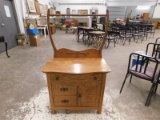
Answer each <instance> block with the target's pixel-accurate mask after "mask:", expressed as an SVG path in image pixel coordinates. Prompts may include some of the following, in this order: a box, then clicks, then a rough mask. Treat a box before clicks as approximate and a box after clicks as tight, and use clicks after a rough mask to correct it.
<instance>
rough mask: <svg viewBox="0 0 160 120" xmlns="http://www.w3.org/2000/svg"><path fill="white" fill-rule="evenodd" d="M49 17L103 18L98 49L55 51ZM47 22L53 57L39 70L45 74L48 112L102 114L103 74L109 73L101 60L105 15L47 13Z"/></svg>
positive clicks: (107, 20)
mask: <svg viewBox="0 0 160 120" xmlns="http://www.w3.org/2000/svg"><path fill="white" fill-rule="evenodd" d="M50 16H105V17H106V30H105V34H104V35H103V41H102V43H101V45H100V47H99V48H98V49H95V48H90V49H86V50H82V51H75V50H70V49H67V48H61V49H57V48H56V46H55V43H54V41H53V38H52V34H51V27H50ZM47 22H48V29H49V37H50V41H51V44H52V47H53V50H54V58H52V59H49V60H48V62H47V63H46V65H45V66H44V68H43V70H42V71H43V72H44V73H46V76H47V83H48V90H49V97H50V107H51V113H52V114H53V113H55V110H97V113H98V114H100V113H101V111H102V104H103V95H104V89H105V83H106V74H107V73H109V72H110V71H111V69H110V68H109V66H108V65H107V63H106V61H105V60H104V59H103V58H102V49H103V46H104V44H105V40H106V36H107V31H108V24H109V12H108V10H106V14H87V15H86V14H85V15H83V14H60V15H57V14H50V11H49V10H48V14H47Z"/></svg>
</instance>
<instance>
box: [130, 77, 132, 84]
mask: <svg viewBox="0 0 160 120" xmlns="http://www.w3.org/2000/svg"><path fill="white" fill-rule="evenodd" d="M131 81H132V75H131V76H130V83H131Z"/></svg>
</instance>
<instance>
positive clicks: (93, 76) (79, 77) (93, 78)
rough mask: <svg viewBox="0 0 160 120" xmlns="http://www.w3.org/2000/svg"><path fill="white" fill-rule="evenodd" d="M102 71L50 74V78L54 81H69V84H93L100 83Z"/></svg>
mask: <svg viewBox="0 0 160 120" xmlns="http://www.w3.org/2000/svg"><path fill="white" fill-rule="evenodd" d="M102 75H103V74H102V73H90V74H63V73H53V74H51V80H53V82H55V83H65V84H67V83H70V84H94V83H102Z"/></svg>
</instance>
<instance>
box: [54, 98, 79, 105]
mask: <svg viewBox="0 0 160 120" xmlns="http://www.w3.org/2000/svg"><path fill="white" fill-rule="evenodd" d="M76 103H77V99H76V96H54V105H55V106H57V107H74V106H76Z"/></svg>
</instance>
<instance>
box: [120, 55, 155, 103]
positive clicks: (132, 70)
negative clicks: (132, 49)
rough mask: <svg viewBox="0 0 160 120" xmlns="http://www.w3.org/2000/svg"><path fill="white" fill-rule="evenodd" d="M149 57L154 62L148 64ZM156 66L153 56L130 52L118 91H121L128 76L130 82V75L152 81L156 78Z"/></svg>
mask: <svg viewBox="0 0 160 120" xmlns="http://www.w3.org/2000/svg"><path fill="white" fill-rule="evenodd" d="M135 57H136V59H135ZM133 58H134V59H133ZM151 59H154V61H155V62H154V64H149V63H150V61H151ZM157 68H158V61H157V60H156V59H155V58H152V57H149V56H146V55H141V54H137V53H131V54H130V56H129V63H128V69H127V73H126V76H125V79H124V81H123V84H122V87H121V89H120V93H121V92H122V90H123V86H124V84H125V82H126V80H127V78H128V77H129V76H130V82H131V80H132V76H135V77H138V78H141V79H143V80H146V81H150V82H151V83H153V81H154V80H155V79H157V78H156V77H157ZM146 102H147V100H146Z"/></svg>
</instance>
